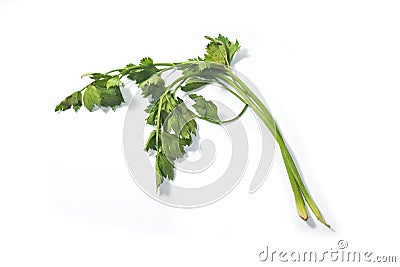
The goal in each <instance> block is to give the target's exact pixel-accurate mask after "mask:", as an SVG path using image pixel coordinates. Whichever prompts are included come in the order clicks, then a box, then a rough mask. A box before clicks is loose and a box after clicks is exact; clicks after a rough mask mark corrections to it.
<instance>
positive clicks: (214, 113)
mask: <svg viewBox="0 0 400 267" xmlns="http://www.w3.org/2000/svg"><path fill="white" fill-rule="evenodd" d="M189 97H190V98H191V99H193V100H194V101H195V102H196V103H195V104H193V107H194V109H195V110H196V111H197V113H198V114H199V115H200V116H202V117H205V118H208V119H212V120H214V121H217V122H219V121H221V120H220V118H219V117H218V108H217V106H216V105H215V104H214V103H213V102H212V101H209V100H205V99H204V97H203V96H199V95H196V94H191V95H189Z"/></svg>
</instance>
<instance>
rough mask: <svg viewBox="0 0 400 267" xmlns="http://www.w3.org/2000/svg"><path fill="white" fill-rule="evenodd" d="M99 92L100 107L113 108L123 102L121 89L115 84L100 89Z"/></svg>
mask: <svg viewBox="0 0 400 267" xmlns="http://www.w3.org/2000/svg"><path fill="white" fill-rule="evenodd" d="M100 92H101V94H100V96H101V106H102V107H106V108H107V107H111V108H112V109H113V110H115V109H116V108H117V107H118V106H119V105H121V104H122V103H124V102H125V101H124V98H123V96H122V94H121V90H120V89H119V87H117V86H113V87H110V88H107V89H102V90H100Z"/></svg>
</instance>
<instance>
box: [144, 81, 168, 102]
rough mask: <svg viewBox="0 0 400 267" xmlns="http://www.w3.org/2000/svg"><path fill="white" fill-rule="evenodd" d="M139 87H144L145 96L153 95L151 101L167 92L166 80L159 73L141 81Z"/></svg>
mask: <svg viewBox="0 0 400 267" xmlns="http://www.w3.org/2000/svg"><path fill="white" fill-rule="evenodd" d="M139 88H141V89H142V96H143V97H148V96H151V102H154V101H156V100H158V99H159V98H160V96H161V95H162V94H163V93H164V92H165V82H164V80H163V79H162V78H161V77H160V76H159V75H153V76H151V77H150V78H148V79H147V80H146V81H144V82H142V83H140V84H139Z"/></svg>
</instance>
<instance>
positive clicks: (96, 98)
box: [83, 85, 101, 111]
mask: <svg viewBox="0 0 400 267" xmlns="http://www.w3.org/2000/svg"><path fill="white" fill-rule="evenodd" d="M83 104H84V105H85V107H86V108H87V109H88V110H89V111H93V109H94V107H95V106H100V105H101V96H100V92H99V91H98V90H97V88H96V87H95V86H93V85H88V87H87V88H86V90H85V93H84V94H83Z"/></svg>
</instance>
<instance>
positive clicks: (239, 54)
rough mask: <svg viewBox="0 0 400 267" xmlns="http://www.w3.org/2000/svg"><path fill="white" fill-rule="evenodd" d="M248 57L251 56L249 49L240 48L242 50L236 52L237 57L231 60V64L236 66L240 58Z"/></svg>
mask: <svg viewBox="0 0 400 267" xmlns="http://www.w3.org/2000/svg"><path fill="white" fill-rule="evenodd" d="M248 57H250V54H249V50H248V49H246V48H244V49H240V50H239V51H238V52H237V53H236V55H235V57H234V58H233V60H232V62H231V66H232V67H234V65H235V64H236V63H238V62H239V61H240V60H242V59H245V58H248Z"/></svg>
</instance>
